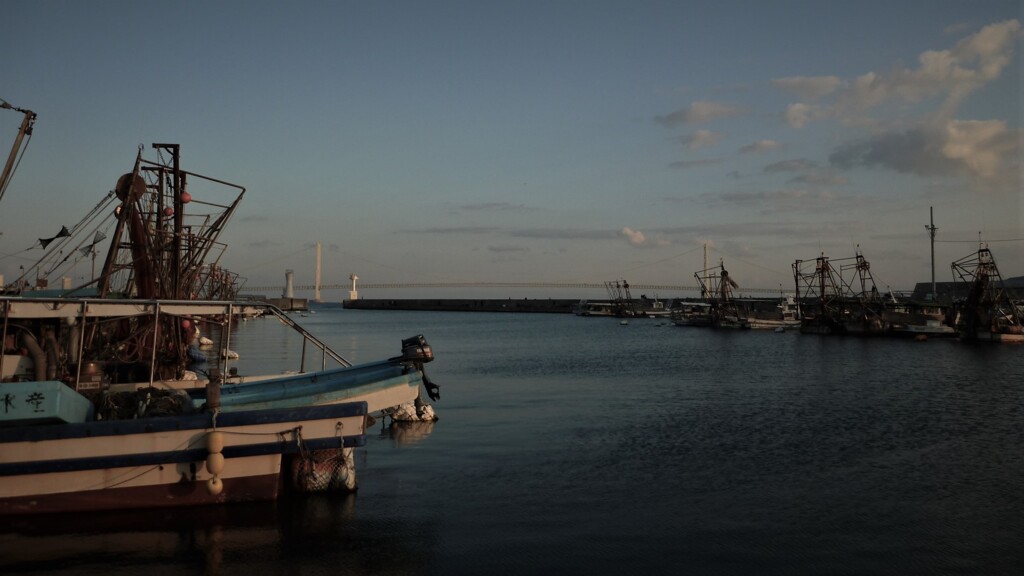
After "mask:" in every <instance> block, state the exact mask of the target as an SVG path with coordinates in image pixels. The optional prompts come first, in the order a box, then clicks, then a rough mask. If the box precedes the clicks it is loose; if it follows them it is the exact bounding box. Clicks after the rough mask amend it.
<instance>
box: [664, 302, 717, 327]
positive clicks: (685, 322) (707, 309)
mask: <svg viewBox="0 0 1024 576" xmlns="http://www.w3.org/2000/svg"><path fill="white" fill-rule="evenodd" d="M669 314H670V316H669V317H670V318H671V319H672V324H674V325H676V326H691V327H699V328H707V327H710V326H711V323H712V317H711V305H710V304H708V303H706V302H679V303H677V304H676V306H675V307H673V308H672V309H670V310H669Z"/></svg>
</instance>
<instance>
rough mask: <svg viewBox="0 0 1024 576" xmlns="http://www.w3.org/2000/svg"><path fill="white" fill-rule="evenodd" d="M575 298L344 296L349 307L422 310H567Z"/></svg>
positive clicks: (552, 311) (557, 312)
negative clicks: (351, 298)
mask: <svg viewBox="0 0 1024 576" xmlns="http://www.w3.org/2000/svg"><path fill="white" fill-rule="evenodd" d="M577 303H579V300H578V299H552V298H546V299H541V298H521V299H517V300H514V299H512V298H506V299H491V300H486V299H485V300H480V299H444V298H442V299H438V298H431V299H397V300H396V299H390V300H389V299H369V298H362V299H359V300H345V301H343V302H342V304H341V305H342V307H343V308H347V309H350V310H422V311H432V312H534V313H548V314H571V313H572V311H573V306H574V305H576V304H577Z"/></svg>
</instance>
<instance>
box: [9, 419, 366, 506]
mask: <svg viewBox="0 0 1024 576" xmlns="http://www.w3.org/2000/svg"><path fill="white" fill-rule="evenodd" d="M366 414H367V411H366V404H365V403H363V402H352V403H345V404H333V405H328V406H313V407H303V408H288V409H272V410H252V411H243V412H236V413H221V414H217V415H214V414H209V413H204V414H191V415H184V416H168V417H160V418H146V419H137V420H128V421H101V422H86V423H77V424H60V425H40V426H20V427H16V428H8V429H0V515H5V514H34V513H45V512H66V511H85V510H111V509H125V508H139V507H166V506H189V505H198V504H215V503H224V502H246V501H254V500H272V499H274V498H276V497H277V494H278V486H279V485H280V481H281V471H282V457H284V456H287V455H290V454H299V453H305V452H306V451H312V450H328V449H342V448H354V447H358V446H363V445H365V442H366V436H365V433H366ZM215 432H216V433H219V434H218V435H217V436H216V439H217V442H212V439H213V438H214V437H215V436H214V433H215ZM211 452H214V453H219V454H221V455H222V456H223V468H222V470H219V472H218V474H216V475H214V474H212V473H211V472H210V471H209V470H208V465H207V460H208V459H209V458H210V457H211ZM215 476H216V479H217V480H213V479H214V477H215ZM211 481H213V483H214V484H216V483H217V481H219V482H220V483H221V488H222V489H221V490H211V489H210V485H211Z"/></svg>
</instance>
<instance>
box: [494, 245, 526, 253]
mask: <svg viewBox="0 0 1024 576" xmlns="http://www.w3.org/2000/svg"><path fill="white" fill-rule="evenodd" d="M487 250H488V251H490V252H496V253H506V252H529V251H530V249H529V248H526V247H524V246H510V245H505V246H488V247H487Z"/></svg>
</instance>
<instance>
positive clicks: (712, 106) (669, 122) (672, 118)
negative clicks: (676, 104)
mask: <svg viewBox="0 0 1024 576" xmlns="http://www.w3.org/2000/svg"><path fill="white" fill-rule="evenodd" d="M743 113H744V110H743V109H742V108H739V107H737V106H733V105H731V104H723V103H721V102H706V101H701V102H694V103H693V104H690V105H689V106H688V107H686V108H681V109H679V110H676V111H675V112H672V113H671V114H668V115H665V116H655V117H654V121H655V122H657V123H658V124H661V125H662V126H665V127H666V128H674V127H676V126H679V125H681V124H703V123H705V122H710V121H712V120H717V119H719V118H729V117H732V116H740V115H742V114H743Z"/></svg>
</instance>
